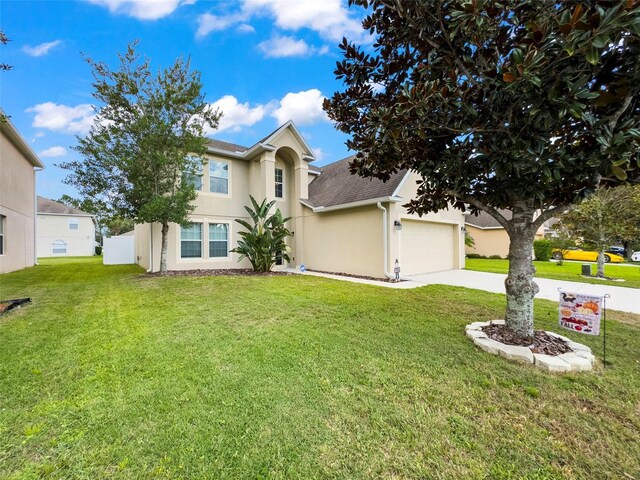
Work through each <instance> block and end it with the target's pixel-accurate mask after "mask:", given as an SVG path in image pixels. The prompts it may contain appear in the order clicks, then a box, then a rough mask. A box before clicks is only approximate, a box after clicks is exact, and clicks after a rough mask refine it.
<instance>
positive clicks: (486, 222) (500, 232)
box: [465, 210, 545, 258]
mask: <svg viewBox="0 0 640 480" xmlns="http://www.w3.org/2000/svg"><path fill="white" fill-rule="evenodd" d="M499 212H500V213H501V214H502V215H503V216H504V217H505V218H506V219H507V220H509V219H511V216H512V213H511V212H510V211H509V210H499ZM465 227H466V229H467V233H468V234H469V235H471V238H473V241H474V245H473V247H465V251H466V254H467V255H468V254H470V253H475V254H478V255H482V256H485V257H490V256H491V255H499V256H501V257H502V258H507V257H508V256H509V235H508V234H507V232H506V230H505V229H504V227H503V226H502V225H500V224H499V223H498V221H497V220H496V219H495V218H493V217H492V216H491V215H489V214H488V213H485V212H480V213H479V214H478V215H467V216H466V219H465ZM544 232H545V227H544V225H543V226H541V227H540V228H539V229H538V231H537V232H536V236H535V239H536V240H539V239H542V238H544Z"/></svg>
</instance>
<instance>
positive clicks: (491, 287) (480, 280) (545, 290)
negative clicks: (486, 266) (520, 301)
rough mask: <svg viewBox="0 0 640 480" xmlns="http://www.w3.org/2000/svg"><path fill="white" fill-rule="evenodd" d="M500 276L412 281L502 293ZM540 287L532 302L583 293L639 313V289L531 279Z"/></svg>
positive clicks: (450, 275)
mask: <svg viewBox="0 0 640 480" xmlns="http://www.w3.org/2000/svg"><path fill="white" fill-rule="evenodd" d="M506 278H507V276H506V275H505V274H502V273H487V272H475V271H472V270H448V271H446V272H436V273H428V274H424V275H415V276H413V277H412V279H413V280H414V281H415V282H418V283H421V284H422V285H430V284H444V285H455V286H459V287H467V288H475V289H477V290H485V291H487V292H495V293H505V287H504V280H505V279H506ZM535 281H536V283H537V284H538V286H539V287H540V292H538V295H536V298H546V299H547V300H553V301H558V296H559V294H558V289H561V290H564V291H565V292H576V293H586V294H591V295H605V294H607V293H608V294H609V295H611V298H607V300H606V302H607V308H610V309H611V310H619V311H622V312H630V313H640V289H637V288H628V287H619V286H614V285H596V284H591V283H582V282H568V281H565V280H553V279H550V278H539V277H535Z"/></svg>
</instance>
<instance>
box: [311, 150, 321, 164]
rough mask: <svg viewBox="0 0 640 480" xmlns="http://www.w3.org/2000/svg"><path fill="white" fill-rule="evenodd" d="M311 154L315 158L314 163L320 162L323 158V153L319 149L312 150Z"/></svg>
mask: <svg viewBox="0 0 640 480" xmlns="http://www.w3.org/2000/svg"><path fill="white" fill-rule="evenodd" d="M311 150H313V154H314V155H315V156H316V161H320V160H322V159H323V158H324V152H323V151H322V149H321V148H312V149H311Z"/></svg>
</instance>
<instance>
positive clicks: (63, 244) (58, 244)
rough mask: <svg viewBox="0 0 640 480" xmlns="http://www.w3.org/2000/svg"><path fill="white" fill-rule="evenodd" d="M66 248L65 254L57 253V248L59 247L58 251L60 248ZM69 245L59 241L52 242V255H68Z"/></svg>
mask: <svg viewBox="0 0 640 480" xmlns="http://www.w3.org/2000/svg"><path fill="white" fill-rule="evenodd" d="M61 246H64V252H56V247H58V250H60V247H61ZM67 247H68V243H67V242H65V241H64V240H61V239H58V240H55V241H53V242H51V254H52V255H66V254H67V252H68V248H67Z"/></svg>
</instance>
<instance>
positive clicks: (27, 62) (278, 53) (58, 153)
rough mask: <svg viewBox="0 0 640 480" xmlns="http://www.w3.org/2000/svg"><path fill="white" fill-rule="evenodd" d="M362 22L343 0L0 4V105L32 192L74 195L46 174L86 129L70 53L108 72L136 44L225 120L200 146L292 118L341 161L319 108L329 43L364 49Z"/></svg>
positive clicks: (243, 138) (247, 135) (87, 76)
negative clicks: (27, 155) (189, 75)
mask: <svg viewBox="0 0 640 480" xmlns="http://www.w3.org/2000/svg"><path fill="white" fill-rule="evenodd" d="M362 16H363V12H362V11H358V10H355V9H349V8H347V5H346V0H344V1H343V0H236V1H225V0H214V1H211V0H64V1H59V0H39V1H29V0H2V2H1V3H0V25H1V28H2V30H3V31H4V33H5V34H6V35H7V36H8V37H9V38H10V39H11V42H10V43H9V44H7V45H5V46H2V47H0V54H1V57H2V62H3V63H8V64H10V65H13V67H14V68H13V70H11V71H9V72H4V73H2V76H1V77H0V81H1V83H0V105H2V108H3V109H4V110H5V112H6V113H7V114H8V115H9V116H10V117H11V121H12V122H13V123H14V125H15V126H16V127H17V128H18V130H19V131H20V132H21V134H22V135H23V136H24V138H25V139H26V140H27V142H29V144H30V145H31V146H32V148H33V149H34V151H35V152H36V153H38V154H39V156H40V158H41V159H42V161H43V163H44V164H45V166H46V168H45V170H44V171H43V172H41V173H39V174H38V184H37V190H38V194H40V195H43V196H46V197H50V198H59V197H60V196H61V195H62V194H64V193H67V194H71V195H74V194H75V192H74V190H73V189H72V187H69V186H67V185H65V184H64V183H63V179H64V177H65V176H66V172H65V171H64V170H61V169H60V168H58V167H56V166H55V165H56V164H58V163H60V162H62V161H65V160H69V159H71V158H74V157H76V156H77V155H78V154H77V153H75V152H74V151H72V150H71V148H70V147H71V146H73V145H74V144H75V142H76V139H75V135H83V134H85V133H86V132H87V130H88V127H89V125H90V124H91V121H92V115H93V110H92V109H91V105H93V104H94V99H93V98H92V96H91V92H92V87H91V82H92V77H91V71H90V69H89V67H88V65H87V64H86V63H85V61H84V60H83V59H82V56H81V52H82V53H84V54H86V55H88V56H89V57H91V58H93V59H96V60H102V61H105V62H107V63H108V64H109V65H111V66H112V67H116V66H117V53H118V52H123V51H124V50H125V48H126V46H127V44H128V43H129V42H131V41H132V40H134V39H139V40H140V45H139V47H138V51H139V52H140V53H142V54H144V55H146V56H148V57H149V58H150V59H151V61H152V65H153V66H154V67H167V66H169V65H171V64H173V62H174V61H175V59H176V58H177V57H179V56H181V55H182V56H190V57H191V66H192V68H194V69H197V70H199V71H201V72H202V80H203V84H204V92H205V93H206V99H207V101H208V102H210V103H212V104H214V105H216V106H218V107H220V109H221V110H222V111H223V112H224V116H223V119H222V121H221V125H220V129H219V130H218V131H217V132H213V133H212V134H211V137H213V138H217V139H220V140H225V141H229V142H233V143H238V144H241V145H252V144H253V143H255V142H256V141H257V140H259V139H260V138H262V137H263V136H264V135H266V134H267V133H269V132H270V131H272V130H273V129H275V128H276V127H277V126H278V125H279V124H281V123H284V122H285V121H287V120H289V119H290V118H291V119H293V120H294V122H296V124H297V125H298V127H299V129H300V130H301V131H302V133H303V135H304V136H305V138H306V139H307V142H308V143H309V145H310V146H311V148H313V149H314V151H315V152H316V155H317V156H318V158H319V161H318V162H317V163H318V164H326V163H329V162H332V161H334V160H338V159H340V158H343V157H345V156H346V155H348V154H349V152H348V151H347V149H346V147H345V145H344V142H345V140H346V136H345V135H343V134H341V133H339V132H337V131H336V130H335V129H334V127H333V125H332V124H331V122H329V120H328V119H327V118H326V115H325V114H324V112H322V109H321V103H322V99H323V98H324V97H325V96H330V95H331V94H332V93H333V92H334V91H336V90H338V89H340V88H341V84H340V82H338V81H337V80H336V79H335V76H334V74H333V71H334V69H335V63H336V61H337V60H339V59H340V52H339V49H338V48H337V44H338V43H339V42H340V40H341V39H342V37H343V36H347V38H350V39H354V40H365V37H364V35H365V34H364V33H363V31H362V30H361V27H360V18H361V17H362Z"/></svg>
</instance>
